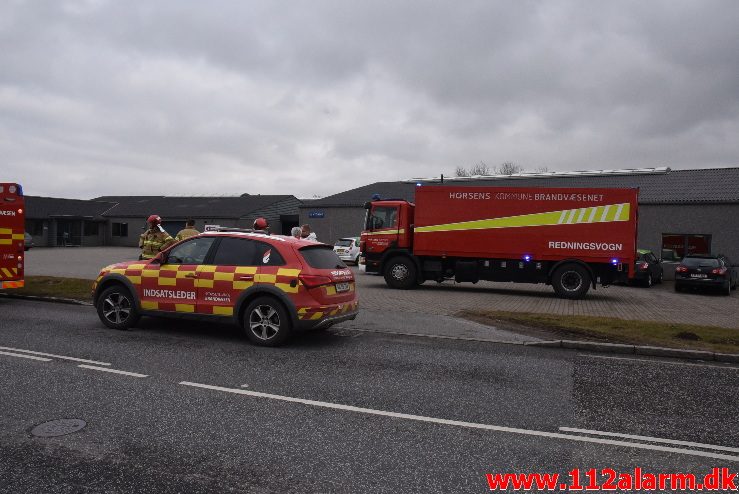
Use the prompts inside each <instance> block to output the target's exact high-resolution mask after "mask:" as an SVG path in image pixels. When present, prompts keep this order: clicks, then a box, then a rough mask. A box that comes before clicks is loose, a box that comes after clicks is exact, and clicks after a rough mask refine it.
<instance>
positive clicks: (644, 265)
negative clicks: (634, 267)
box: [639, 262, 649, 269]
mask: <svg viewBox="0 0 739 494" xmlns="http://www.w3.org/2000/svg"><path fill="white" fill-rule="evenodd" d="M639 269H649V263H648V262H640V263H639Z"/></svg>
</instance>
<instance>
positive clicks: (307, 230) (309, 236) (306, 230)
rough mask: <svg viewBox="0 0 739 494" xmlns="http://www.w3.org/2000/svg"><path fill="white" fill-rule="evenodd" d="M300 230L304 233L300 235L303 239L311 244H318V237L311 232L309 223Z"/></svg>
mask: <svg viewBox="0 0 739 494" xmlns="http://www.w3.org/2000/svg"><path fill="white" fill-rule="evenodd" d="M300 228H301V230H302V233H301V234H300V237H301V238H304V239H305V240H310V241H311V242H318V237H316V234H315V233H314V232H312V231H310V225H309V224H308V223H306V224H305V225H303V226H302V227H300Z"/></svg>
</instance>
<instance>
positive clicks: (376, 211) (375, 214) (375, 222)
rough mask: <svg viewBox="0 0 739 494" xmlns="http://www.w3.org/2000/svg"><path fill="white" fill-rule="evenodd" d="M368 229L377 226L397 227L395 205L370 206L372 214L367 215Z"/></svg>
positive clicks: (375, 228) (377, 227) (373, 228)
mask: <svg viewBox="0 0 739 494" xmlns="http://www.w3.org/2000/svg"><path fill="white" fill-rule="evenodd" d="M367 226H368V227H369V228H368V230H377V229H379V228H397V226H398V208H397V207H395V206H378V207H375V208H372V215H371V216H370V217H369V225H367Z"/></svg>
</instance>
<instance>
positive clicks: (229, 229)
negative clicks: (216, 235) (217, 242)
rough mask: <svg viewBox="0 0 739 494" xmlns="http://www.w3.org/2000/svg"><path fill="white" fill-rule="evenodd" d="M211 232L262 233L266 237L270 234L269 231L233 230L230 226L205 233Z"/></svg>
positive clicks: (252, 229)
mask: <svg viewBox="0 0 739 494" xmlns="http://www.w3.org/2000/svg"><path fill="white" fill-rule="evenodd" d="M209 232H234V233H262V234H264V235H269V234H270V233H269V231H268V230H255V229H254V228H231V227H228V226H220V227H218V228H216V229H215V230H208V231H207V232H205V233H209Z"/></svg>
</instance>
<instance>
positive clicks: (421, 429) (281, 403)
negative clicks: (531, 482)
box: [0, 299, 739, 493]
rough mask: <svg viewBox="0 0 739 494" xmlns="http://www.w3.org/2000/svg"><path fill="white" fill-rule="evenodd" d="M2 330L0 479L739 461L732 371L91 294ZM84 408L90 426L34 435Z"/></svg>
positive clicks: (263, 484) (464, 480)
mask: <svg viewBox="0 0 739 494" xmlns="http://www.w3.org/2000/svg"><path fill="white" fill-rule="evenodd" d="M406 317H407V321H408V324H409V325H411V326H412V325H413V324H415V323H416V322H415V321H414V319H413V318H414V317H415V316H414V315H413V314H408V315H407V316H406ZM0 324H1V329H0V346H1V347H3V348H0V352H4V353H0V375H1V376H2V383H3V385H2V387H0V403H1V404H2V406H0V479H1V480H0V492H12V493H25V492H29V493H30V492H33V493H36V492H70V493H71V492H75V493H77V492H96V493H97V492H127V493H132V492H165V493H167V492H188V493H195V492H257V493H261V492H279V493H284V492H301V493H311V492H316V493H318V492H321V493H327V492H337V493H338V492H340V493H343V492H363V493H364V492H388V493H390V492H444V493H451V492H489V489H488V486H487V483H486V480H485V474H486V473H502V472H524V473H530V472H552V473H560V474H563V475H564V474H566V472H568V471H570V470H571V469H572V468H575V467H579V468H582V469H589V468H597V469H601V468H614V469H616V470H617V471H624V472H625V471H632V470H633V469H634V468H635V467H641V468H643V469H644V470H645V471H652V472H654V473H661V472H673V471H675V472H693V473H696V474H700V475H703V474H705V473H709V472H710V469H711V468H713V467H723V466H726V467H730V468H731V469H732V470H733V471H737V470H739V427H738V426H739V418H738V416H737V413H736V407H737V391H738V386H739V369H737V367H736V366H729V365H716V364H703V363H686V362H681V361H675V360H664V361H662V360H654V359H640V358H639V359H618V358H612V357H607V356H601V355H597V354H580V353H577V352H573V351H567V350H559V349H542V348H532V347H524V346H521V345H503V344H495V343H481V342H470V341H457V340H440V339H433V338H424V337H405V336H393V335H383V334H376V333H371V332H361V331H357V330H356V329H351V328H347V327H343V328H342V327H337V328H334V329H332V330H330V331H327V332H322V333H314V334H309V335H304V336H302V337H299V338H297V339H295V340H294V341H293V343H292V344H290V345H289V346H287V347H283V348H277V349H265V348H258V347H254V346H251V345H250V344H248V343H247V342H246V340H245V339H243V338H242V337H241V336H240V335H239V334H238V332H237V331H235V330H234V328H231V327H229V326H214V325H206V324H203V323H193V322H188V323H184V322H179V321H178V322H174V321H169V320H161V319H153V318H149V319H143V320H142V322H141V324H140V327H139V328H137V329H136V330H134V331H129V332H119V331H114V330H110V329H107V328H105V327H104V326H103V325H102V324H101V323H100V322H99V321H98V320H97V316H96V315H95V313H94V311H93V310H92V309H91V308H89V307H80V306H68V305H60V304H51V303H42V302H29V301H21V300H10V299H0ZM421 324H428V321H421ZM29 351H33V352H43V353H48V354H53V356H48V355H46V356H45V355H41V354H38V353H29ZM8 354H12V355H8ZM18 354H20V355H22V356H17V355H18ZM23 356H25V357H23ZM27 357H35V358H36V359H48V361H47V360H36V359H30V358H27ZM62 357H67V358H62ZM68 357H72V358H78V359H89V360H92V361H94V362H88V363H85V362H80V361H77V360H69V359H68ZM105 364H108V365H105ZM80 365H89V366H91V367H96V368H95V369H93V368H89V367H80ZM100 369H108V371H103V370H100ZM110 370H117V371H124V372H129V373H136V375H131V374H120V373H113V372H110ZM143 376H145V377H143ZM244 393H247V394H244ZM305 400H310V401H305ZM71 418H75V419H82V420H84V421H85V422H86V423H87V426H86V427H85V428H84V429H82V430H80V431H79V432H75V433H72V434H69V435H64V436H59V437H53V438H41V437H35V436H33V435H31V434H30V430H31V429H32V428H33V427H34V426H36V425H38V424H41V423H43V422H45V421H49V420H55V419H71ZM562 427H565V428H576V429H587V430H591V431H606V432H612V433H618V434H629V435H641V436H649V437H651V438H652V439H651V440H649V441H646V440H635V439H629V438H623V437H607V436H602V435H595V434H594V433H589V434H584V433H581V432H571V431H563V430H561V429H560V428H562ZM655 438H659V440H660V441H661V440H667V441H668V442H657V441H655ZM608 441H616V443H612V442H608ZM670 441H672V442H670ZM675 441H687V442H692V443H703V444H704V445H703V446H701V447H696V446H695V445H690V444H683V443H679V442H675ZM662 448H667V450H664V449H662Z"/></svg>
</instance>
